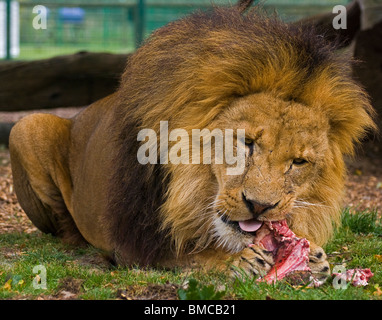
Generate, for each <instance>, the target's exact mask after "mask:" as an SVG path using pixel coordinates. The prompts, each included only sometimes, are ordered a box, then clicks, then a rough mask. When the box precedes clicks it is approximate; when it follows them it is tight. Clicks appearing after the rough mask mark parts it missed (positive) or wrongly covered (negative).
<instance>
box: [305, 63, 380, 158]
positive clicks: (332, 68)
mask: <svg viewBox="0 0 382 320" xmlns="http://www.w3.org/2000/svg"><path fill="white" fill-rule="evenodd" d="M301 100H302V101H303V102H304V103H305V104H307V105H310V106H314V108H315V109H317V112H324V114H325V116H326V118H327V119H328V122H329V125H330V129H329V139H330V141H331V143H332V144H335V145H336V146H337V147H338V148H339V151H340V152H341V153H342V154H349V155H352V154H353V153H354V147H355V144H357V143H358V142H360V141H361V140H362V139H363V138H364V137H365V136H367V135H368V134H371V133H375V132H376V131H377V126H376V124H375V122H374V119H375V117H376V112H375V110H374V108H373V107H372V106H371V104H370V99H369V96H368V94H367V93H366V92H365V91H364V90H363V89H362V87H361V86H360V85H359V84H358V83H357V82H356V81H354V80H353V79H352V75H351V64H350V63H349V61H346V60H343V59H338V60H336V63H332V64H330V65H328V66H324V67H322V69H321V71H320V72H317V75H316V76H315V77H314V78H313V79H311V81H309V82H308V83H307V85H306V86H305V87H304V90H303V92H302V95H301Z"/></svg>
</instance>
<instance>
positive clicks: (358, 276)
mask: <svg viewBox="0 0 382 320" xmlns="http://www.w3.org/2000/svg"><path fill="white" fill-rule="evenodd" d="M333 275H334V276H337V277H340V279H343V280H345V281H346V282H349V281H351V284H352V285H353V286H355V287H360V286H367V285H368V281H369V279H370V278H371V277H372V276H373V275H374V274H373V273H372V272H371V270H370V269H368V268H367V269H348V270H346V273H333Z"/></svg>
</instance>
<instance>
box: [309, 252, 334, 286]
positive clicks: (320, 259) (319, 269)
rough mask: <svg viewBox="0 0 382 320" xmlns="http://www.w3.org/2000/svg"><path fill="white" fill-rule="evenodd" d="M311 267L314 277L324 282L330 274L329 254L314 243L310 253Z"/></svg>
mask: <svg viewBox="0 0 382 320" xmlns="http://www.w3.org/2000/svg"><path fill="white" fill-rule="evenodd" d="M309 268H310V269H311V270H312V274H313V276H314V278H315V279H316V280H318V281H320V282H324V281H325V280H326V279H327V278H328V277H329V276H330V266H329V262H328V260H327V256H326V254H325V252H324V250H323V249H322V248H321V247H318V246H315V245H312V246H311V249H310V253H309Z"/></svg>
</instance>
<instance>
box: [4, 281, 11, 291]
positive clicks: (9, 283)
mask: <svg viewBox="0 0 382 320" xmlns="http://www.w3.org/2000/svg"><path fill="white" fill-rule="evenodd" d="M3 289H5V290H8V291H10V290H11V289H12V279H9V280H8V281H7V282H6V283H5V284H4V285H3Z"/></svg>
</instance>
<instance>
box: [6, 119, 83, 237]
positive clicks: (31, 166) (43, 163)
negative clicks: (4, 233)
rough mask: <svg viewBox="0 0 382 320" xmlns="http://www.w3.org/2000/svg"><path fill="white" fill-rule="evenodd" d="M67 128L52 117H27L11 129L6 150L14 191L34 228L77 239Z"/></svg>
mask: <svg viewBox="0 0 382 320" xmlns="http://www.w3.org/2000/svg"><path fill="white" fill-rule="evenodd" d="M70 125H71V122H70V120H66V119H61V118H59V117H56V116H53V115H48V114H34V115H31V116H28V117H26V118H24V119H22V120H20V121H19V122H18V123H17V124H16V125H15V126H14V127H13V129H12V131H11V135H10V144H9V149H10V154H11V164H12V173H13V181H14V188H15V192H16V194H17V198H18V200H19V202H20V205H21V207H22V208H23V209H24V211H25V212H26V214H27V215H28V217H29V218H30V219H31V221H32V222H33V223H34V225H36V227H38V228H39V229H40V230H41V231H43V232H45V233H51V234H53V235H59V236H63V237H67V238H75V240H79V239H81V238H82V237H81V236H80V234H79V232H78V230H77V228H76V226H75V223H74V221H73V219H72V217H71V215H70V213H69V212H70V209H69V208H70V205H71V204H70V198H71V179H70V174H69V168H68V151H69V143H70ZM72 240H73V239H72ZM71 242H73V241H71Z"/></svg>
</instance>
